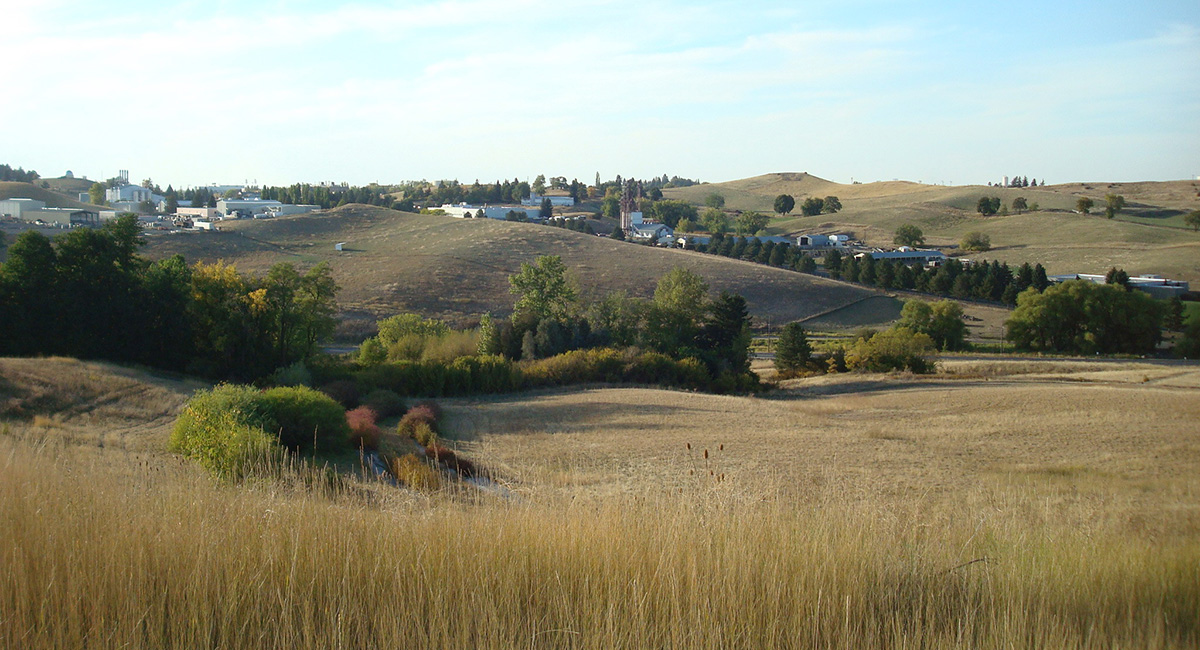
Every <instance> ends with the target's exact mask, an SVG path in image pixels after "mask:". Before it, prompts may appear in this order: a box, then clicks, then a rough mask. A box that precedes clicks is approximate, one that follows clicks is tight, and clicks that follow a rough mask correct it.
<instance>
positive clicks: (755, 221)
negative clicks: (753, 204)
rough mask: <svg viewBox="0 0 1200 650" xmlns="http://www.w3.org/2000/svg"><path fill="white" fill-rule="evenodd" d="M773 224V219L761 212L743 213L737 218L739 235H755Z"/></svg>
mask: <svg viewBox="0 0 1200 650" xmlns="http://www.w3.org/2000/svg"><path fill="white" fill-rule="evenodd" d="M770 222H771V218H770V217H768V216H767V215H765V214H762V213H760V212H754V211H749V212H743V213H741V214H739V215H738V218H737V230H738V234H743V235H753V234H755V233H757V232H758V231H760V230H762V229H763V228H766V227H767V224H769V223H770Z"/></svg>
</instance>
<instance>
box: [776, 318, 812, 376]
mask: <svg viewBox="0 0 1200 650" xmlns="http://www.w3.org/2000/svg"><path fill="white" fill-rule="evenodd" d="M811 362H812V347H811V346H810V345H809V344H808V336H807V335H806V334H805V332H804V327H803V326H802V325H801V324H800V323H788V324H787V325H784V326H783V331H782V332H780V333H779V340H778V341H777V344H776V347H775V369H776V370H778V371H780V372H795V371H797V370H803V369H804V368H805V367H807V366H808V365H809V363H811Z"/></svg>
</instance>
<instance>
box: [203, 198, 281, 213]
mask: <svg viewBox="0 0 1200 650" xmlns="http://www.w3.org/2000/svg"><path fill="white" fill-rule="evenodd" d="M281 207H283V204H282V203H280V202H279V201H264V200H262V199H221V200H220V201H217V211H218V212H220V213H221V215H222V216H226V217H238V216H248V217H256V216H259V215H262V214H265V213H267V212H270V211H272V210H274V209H276V208H281Z"/></svg>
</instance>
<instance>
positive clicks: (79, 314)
mask: <svg viewBox="0 0 1200 650" xmlns="http://www.w3.org/2000/svg"><path fill="white" fill-rule="evenodd" d="M139 235H140V226H139V225H138V222H137V218H136V217H135V216H132V215H126V216H122V217H119V218H117V219H116V220H114V221H111V222H109V223H108V224H106V225H105V226H104V227H102V228H98V229H92V228H79V229H75V230H71V231H70V232H67V233H63V234H60V235H58V236H57V237H55V238H54V239H53V240H51V239H49V238H47V237H46V236H45V235H42V234H40V233H38V232H36V231H26V232H24V233H22V234H21V235H20V236H19V237H17V239H16V240H15V241H14V242H13V243H12V245H11V246H10V247H9V249H8V257H7V260H6V261H5V262H4V264H3V265H2V266H0V304H2V305H3V306H4V309H3V310H0V355H17V356H30V355H65V356H72V357H79V358H83V359H105V360H109V361H115V362H120V363H135V364H142V365H146V366H151V367H155V368H162V369H166V370H173V371H184V372H189V373H193V374H198V375H201V376H204V377H208V378H213V379H241V380H251V379H257V378H260V377H263V376H265V375H267V374H270V373H271V372H272V371H274V370H275V369H276V368H279V367H282V366H286V365H289V364H291V363H293V362H295V361H297V360H299V359H303V358H306V357H308V356H310V355H311V354H312V353H313V352H315V351H316V349H317V343H318V341H320V340H322V339H324V338H326V337H328V336H329V335H330V334H331V333H332V331H333V327H334V325H335V323H336V321H335V318H334V316H335V313H336V303H335V295H336V292H337V285H336V284H335V283H334V281H333V278H332V276H331V274H330V271H329V268H328V266H327V265H325V264H320V265H317V266H315V267H313V268H312V269H310V270H309V271H308V272H307V273H303V274H301V273H300V272H299V271H298V270H296V268H295V267H294V266H292V265H291V264H286V263H281V264H277V265H275V266H274V267H272V268H271V270H270V272H268V273H267V275H266V276H265V277H261V278H256V277H251V276H246V275H242V274H240V273H238V272H237V270H236V269H235V268H234V267H233V266H231V265H225V264H221V263H219V262H218V263H215V264H203V263H197V264H196V265H194V266H188V265H187V263H186V262H185V261H184V259H183V258H182V257H181V256H178V255H177V256H174V257H171V258H168V259H164V260H158V261H154V262H151V261H149V260H146V259H144V258H142V257H141V256H139V255H138V254H137V250H138V247H139V246H141V245H142V241H141V239H140V236H139Z"/></svg>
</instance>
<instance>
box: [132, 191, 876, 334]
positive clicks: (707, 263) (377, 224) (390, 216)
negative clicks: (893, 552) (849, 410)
mask: <svg viewBox="0 0 1200 650" xmlns="http://www.w3.org/2000/svg"><path fill="white" fill-rule="evenodd" d="M221 228H222V230H223V231H224V232H221V233H203V234H188V235H176V236H170V237H155V238H152V239H151V242H152V243H151V245H150V246H148V247H147V250H146V253H147V254H148V255H150V256H151V257H161V256H166V255H170V254H174V253H182V254H183V255H184V256H185V257H187V258H188V259H189V260H196V259H201V260H216V259H224V260H226V261H231V262H236V263H237V264H238V266H239V268H242V269H244V270H251V271H255V272H262V271H265V270H266V269H267V268H268V267H269V266H270V265H271V264H273V263H276V262H279V261H291V262H296V263H300V264H315V263H317V262H320V261H328V262H329V263H330V264H331V266H332V267H333V271H334V275H335V277H336V279H337V281H338V283H339V284H340V285H341V286H342V288H343V289H342V292H341V294H340V301H341V302H342V304H343V307H344V308H347V309H352V310H362V311H366V312H370V313H373V314H377V315H378V314H389V313H395V312H397V311H402V310H412V311H417V312H420V313H423V314H428V315H431V316H433V315H436V316H439V317H442V318H446V319H450V320H454V321H458V322H463V321H469V320H470V319H472V318H475V317H478V316H479V315H480V314H482V313H484V312H487V311H491V312H493V313H503V312H507V311H509V310H511V307H512V296H511V295H510V294H509V292H508V276H509V275H510V274H512V273H514V272H516V271H517V270H519V268H520V265H521V263H522V262H532V261H533V260H534V258H535V257H537V256H538V255H546V254H555V255H561V256H562V257H563V259H564V261H565V262H566V263H567V265H568V267H570V268H571V269H572V271H573V272H574V273H575V274H576V277H577V278H578V280H579V285H580V286H581V288H582V289H583V292H584V294H585V295H588V296H591V297H598V296H602V295H604V294H606V293H608V292H610V291H614V290H622V289H623V290H626V291H628V292H629V293H630V294H632V295H636V296H642V297H649V296H651V295H653V291H654V286H655V283H656V282H657V280H658V278H659V277H660V276H661V275H662V274H663V273H665V272H667V271H668V270H670V269H671V268H672V267H674V266H684V267H686V268H688V269H691V270H692V271H694V272H696V273H697V274H699V275H700V276H702V277H703V278H704V279H705V280H707V281H708V283H709V285H710V286H711V287H712V288H713V290H714V291H719V290H729V291H734V292H737V293H740V294H742V295H743V296H745V297H746V299H747V301H748V303H749V305H750V310H751V313H752V314H753V315H755V316H758V317H760V318H763V319H769V320H770V321H771V322H773V323H776V324H778V323H781V322H784V321H786V320H795V319H800V318H804V317H808V316H812V315H814V314H818V313H821V312H824V311H827V310H830V309H835V308H837V307H841V306H845V305H849V304H853V303H855V302H857V301H859V300H862V299H864V298H868V297H871V296H877V295H880V294H878V293H876V292H873V291H870V290H867V289H863V288H859V287H854V286H850V285H847V284H844V283H839V282H833V281H828V280H823V279H820V278H815V277H813V276H806V275H802V274H798V273H793V272H789V271H783V270H780V269H773V268H768V267H765V266H761V265H757V264H751V263H748V262H739V261H733V260H728V259H724V258H718V257H713V256H708V255H702V254H699V253H693V252H687V251H678V250H665V249H655V248H647V247H642V246H637V245H634V244H628V243H622V242H616V241H610V240H608V239H604V238H599V237H593V236H590V235H584V234H581V233H576V232H572V231H569V230H564V229H559V228H550V227H546V226H537V225H532V224H519V223H508V222H501V221H494V220H476V219H453V218H449V217H436V216H428V215H414V214H406V213H401V212H395V211H392V210H386V209H382V208H373V207H369V206H345V207H343V208H339V209H336V210H332V211H330V212H328V213H324V214H317V215H303V216H297V217H288V218H282V219H274V220H258V221H240V222H229V223H223V224H221ZM343 241H344V242H347V246H346V248H347V250H346V251H344V252H341V253H339V252H336V251H335V250H334V244H335V243H337V242H343ZM879 313H880V317H879V319H878V320H876V321H874V322H880V321H887V320H890V319H892V318H894V317H895V316H896V311H895V308H894V305H881V309H880V311H879ZM856 318H861V315H857V316H856ZM856 324H857V323H856Z"/></svg>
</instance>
